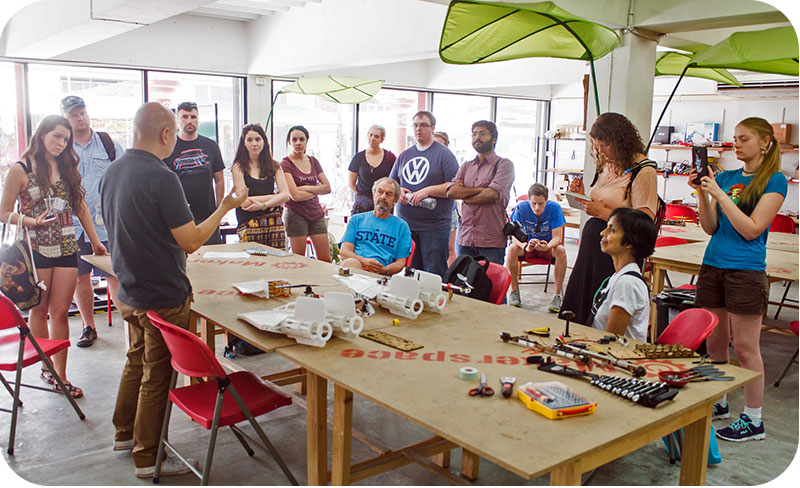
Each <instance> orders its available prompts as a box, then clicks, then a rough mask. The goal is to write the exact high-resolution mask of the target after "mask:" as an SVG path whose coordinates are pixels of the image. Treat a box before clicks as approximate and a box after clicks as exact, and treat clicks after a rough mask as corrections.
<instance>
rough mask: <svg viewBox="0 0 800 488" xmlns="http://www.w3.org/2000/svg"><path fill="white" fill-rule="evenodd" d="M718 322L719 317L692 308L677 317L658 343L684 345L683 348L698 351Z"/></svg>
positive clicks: (700, 309) (657, 340)
mask: <svg viewBox="0 0 800 488" xmlns="http://www.w3.org/2000/svg"><path fill="white" fill-rule="evenodd" d="M717 322H719V319H718V318H717V316H716V315H714V314H713V313H711V312H709V311H708V310H705V309H702V308H690V309H687V310H684V311H683V312H681V313H679V314H678V315H676V316H675V318H674V319H672V322H670V323H669V325H668V326H667V328H666V329H664V332H662V333H661V335H660V336H658V339H656V342H657V343H658V344H683V347H685V348H687V349H691V350H692V351H696V350H697V348H698V347H700V344H702V343H703V341H704V340H706V338H707V337H708V336H709V335H710V334H711V332H712V331H713V330H714V327H716V326H717Z"/></svg>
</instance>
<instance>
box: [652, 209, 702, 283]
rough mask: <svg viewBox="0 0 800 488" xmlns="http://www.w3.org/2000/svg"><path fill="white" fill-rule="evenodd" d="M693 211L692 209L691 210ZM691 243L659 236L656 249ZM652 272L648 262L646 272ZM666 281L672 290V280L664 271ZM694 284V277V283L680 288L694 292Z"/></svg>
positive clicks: (676, 238) (677, 238)
mask: <svg viewBox="0 0 800 488" xmlns="http://www.w3.org/2000/svg"><path fill="white" fill-rule="evenodd" d="M690 210H691V209H690ZM688 243H689V241H687V240H686V239H681V238H680V237H674V236H658V237H656V247H669V246H678V245H680V244H688ZM649 270H650V263H649V262H648V263H647V264H645V271H649ZM664 279H666V280H667V286H669V287H670V288H672V280H670V279H669V275H668V274H667V272H666V271H664ZM692 282H694V276H692V281H690V282H689V284H687V285H681V286H679V287H678V288H684V289H688V290H694V289H695V286H694V285H693V284H692Z"/></svg>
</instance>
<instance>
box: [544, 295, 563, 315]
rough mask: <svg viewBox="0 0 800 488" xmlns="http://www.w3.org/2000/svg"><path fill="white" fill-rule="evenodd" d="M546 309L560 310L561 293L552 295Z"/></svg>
mask: <svg viewBox="0 0 800 488" xmlns="http://www.w3.org/2000/svg"><path fill="white" fill-rule="evenodd" d="M547 310H548V311H549V312H553V313H558V312H560V311H561V295H553V300H552V301H551V302H550V306H549V307H547Z"/></svg>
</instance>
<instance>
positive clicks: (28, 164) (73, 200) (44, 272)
mask: <svg viewBox="0 0 800 488" xmlns="http://www.w3.org/2000/svg"><path fill="white" fill-rule="evenodd" d="M72 143H73V136H72V126H71V125H70V123H69V120H67V119H65V118H64V117H61V116H58V115H48V116H47V117H45V118H44V119H42V121H41V122H40V123H39V127H37V128H36V131H35V132H34V133H33V135H32V136H31V140H30V144H29V146H28V149H27V150H26V151H25V152H24V153H23V154H22V158H21V159H22V161H18V162H17V163H16V164H15V165H13V166H12V167H11V168H10V169H9V171H8V176H7V177H6V183H5V187H4V188H3V197H2V201H0V219H2V221H3V222H8V221H9V217H10V221H11V223H12V224H16V225H17V227H18V228H19V227H22V226H24V227H26V228H27V231H28V234H29V235H30V238H31V247H32V254H33V256H32V257H33V261H34V264H35V265H36V270H37V272H38V275H39V279H40V280H42V281H43V282H44V285H45V287H46V290H44V291H43V292H42V299H41V302H39V305H37V306H35V307H33V308H31V309H30V312H29V315H28V326H29V327H30V329H31V332H32V333H33V335H34V337H43V338H47V339H69V320H68V317H67V313H68V312H69V307H70V304H72V295H73V293H74V292H75V284H76V283H77V279H78V243H77V241H76V240H75V230H74V227H73V223H72V214H73V213H75V215H77V216H78V219H79V220H80V223H81V226H83V229H84V230H85V231H86V235H87V236H88V237H89V241H90V242H91V245H92V252H93V253H94V254H97V255H103V254H106V248H105V247H104V246H103V244H102V243H101V242H100V239H98V237H97V232H96V231H95V229H94V224H93V223H92V217H91V214H90V213H89V207H88V206H87V205H86V202H85V201H84V193H83V188H81V176H80V173H78V160H77V155H76V154H75V151H74V150H73V148H72ZM51 198H52V199H55V200H49V201H50V202H51V203H50V204H48V203H47V202H48V200H46V199H51ZM17 200H19V212H20V213H16V212H14V211H13V210H14V203H15V202H16V201H17ZM53 202H57V203H58V205H61V206H63V210H61V212H58V213H55V214H53V213H51V212H49V211H48V209H49V208H50V206H52V205H54V203H53ZM17 239H25V236H24V233H23V232H22V231H20V232H19V233H18V237H17ZM48 314H49V315H50V325H49V329H48V321H47V318H48ZM53 367H54V368H55V372H56V373H57V374H58V376H59V377H60V378H61V381H62V382H63V383H64V386H65V387H66V388H67V393H69V395H70V396H72V397H73V398H80V397H82V396H83V390H81V389H80V388H78V387H76V386H74V385H72V384H71V383H70V382H69V381H68V380H67V350H66V349H64V350H63V351H61V352H59V353H57V354H55V355H54V356H53ZM41 377H42V379H43V380H44V381H46V382H47V383H50V384H53V385H54V389H55V390H56V391H60V388H59V386H58V383H56V382H55V381H54V379H53V375H52V373H51V372H50V371H48V370H47V369H46V368H44V367H43V368H42V374H41Z"/></svg>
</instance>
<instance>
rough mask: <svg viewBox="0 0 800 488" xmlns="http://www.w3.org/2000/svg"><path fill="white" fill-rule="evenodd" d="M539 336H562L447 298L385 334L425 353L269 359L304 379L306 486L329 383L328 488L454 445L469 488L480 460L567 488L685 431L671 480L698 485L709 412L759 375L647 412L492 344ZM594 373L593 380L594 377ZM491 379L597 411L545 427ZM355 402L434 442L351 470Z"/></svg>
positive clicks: (546, 319)
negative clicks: (578, 397) (568, 392)
mask: <svg viewBox="0 0 800 488" xmlns="http://www.w3.org/2000/svg"><path fill="white" fill-rule="evenodd" d="M542 326H549V327H550V328H551V333H552V334H553V336H555V335H557V334H559V333H562V332H563V328H564V325H563V322H561V321H559V320H557V319H554V318H553V317H550V316H545V315H539V314H535V313H532V312H530V311H525V310H520V309H517V308H513V307H503V306H497V305H492V304H488V303H484V302H476V301H474V300H469V299H465V298H463V297H456V299H455V300H454V301H453V302H451V303H450V304H449V305H448V306H447V308H446V309H445V310H444V314H443V315H441V316H439V315H435V314H431V313H428V312H423V314H422V315H421V316H420V317H419V318H418V319H417V320H416V321H409V320H402V323H401V325H400V326H399V327H390V328H389V329H385V330H386V331H387V332H389V333H392V334H395V335H398V336H401V337H403V338H405V339H410V340H413V341H415V342H418V343H420V344H423V345H424V348H423V349H419V350H417V351H413V352H409V353H403V352H400V351H396V350H394V349H391V348H389V347H386V346H383V345H381V344H378V343H374V342H371V341H367V340H365V339H363V338H360V337H359V338H355V339H339V338H334V339H332V340H331V341H330V342H329V343H328V345H327V346H326V347H325V348H324V349H317V348H311V347H306V346H300V345H298V346H291V347H285V348H281V349H278V351H277V352H278V354H280V355H282V356H284V357H286V358H288V359H290V360H292V361H294V362H295V363H297V364H299V365H301V366H303V367H304V368H305V369H306V370H307V371H308V385H309V386H308V405H307V406H308V433H307V435H308V440H307V446H308V482H309V484H310V485H313V484H327V482H328V469H327V429H326V417H327V397H326V392H327V383H328V382H329V381H330V382H332V383H334V420H333V433H332V436H333V444H332V466H331V482H332V484H348V483H350V482H355V481H359V480H361V479H364V478H366V477H367V476H372V475H374V474H377V473H380V472H383V471H386V470H387V469H393V468H395V467H398V466H402V465H404V464H408V463H409V462H412V460H413V459H415V458H419V457H427V456H431V455H433V454H435V453H437V452H443V451H446V450H448V449H451V448H453V447H455V446H461V447H462V448H463V455H462V466H461V471H462V473H463V474H464V476H466V477H468V478H474V477H476V476H477V472H478V459H479V458H480V457H483V458H486V459H489V460H491V461H492V462H494V463H496V464H498V465H500V466H502V467H503V468H505V469H508V470H509V471H512V472H514V473H516V474H517V475H519V476H522V477H523V478H526V479H532V478H535V477H538V476H541V475H544V474H548V473H549V474H550V482H551V484H556V485H562V484H570V485H577V484H580V482H581V474H582V473H584V472H587V471H589V470H591V469H593V468H595V467H597V466H601V465H603V464H605V463H608V462H609V461H612V460H614V459H617V458H619V457H621V456H623V455H625V454H627V453H629V452H632V451H634V450H636V449H638V448H640V447H642V446H644V445H646V444H648V443H650V442H653V441H655V440H657V439H658V438H659V437H662V436H664V435H666V434H668V433H670V432H673V431H675V430H677V429H679V428H681V427H686V431H685V432H686V436H685V441H684V447H683V452H682V456H683V457H682V461H681V473H680V482H681V484H704V483H705V472H706V463H707V454H708V439H709V433H710V425H711V412H712V405H713V402H714V400H715V399H718V398H719V397H720V396H721V395H722V394H723V393H725V392H729V391H732V390H734V389H736V388H739V387H741V386H742V385H744V384H745V383H748V382H750V381H752V380H754V379H755V378H757V377H758V374H757V373H755V372H752V371H747V370H744V369H740V368H737V367H734V366H730V365H724V366H721V368H722V369H724V370H725V371H726V372H728V373H729V374H730V375H732V376H735V378H736V379H735V381H732V382H709V383H696V384H691V385H689V386H688V387H687V388H685V389H684V390H683V391H682V392H681V393H680V394H679V395H678V396H677V397H676V400H675V401H672V402H668V403H665V404H662V405H661V406H660V407H659V408H657V409H650V408H646V407H643V406H640V405H636V404H633V403H631V402H629V401H627V400H623V399H621V398H619V397H617V396H614V395H612V394H610V393H608V392H605V391H603V390H600V389H598V388H596V387H593V386H591V385H589V384H588V383H587V382H585V381H582V380H578V379H573V378H566V377H563V376H556V375H553V374H550V373H545V372H541V371H538V370H536V369H535V368H534V367H533V366H530V365H527V364H526V363H525V360H524V358H525V357H526V356H528V355H529V354H530V353H529V352H525V349H524V348H522V347H520V346H518V345H513V344H506V343H503V342H502V341H501V340H500V338H499V333H500V332H501V331H507V332H510V333H513V334H519V333H522V331H523V330H524V329H526V328H530V327H542ZM570 330H571V333H572V336H573V337H574V336H576V335H586V336H591V337H599V336H601V335H602V334H603V333H602V332H601V331H597V330H594V329H590V328H586V327H583V326H579V325H572V326H571V327H570ZM563 361H564V362H565V363H567V364H570V365H572V366H574V363H572V362H571V361H568V360H563ZM687 363H689V364H687ZM643 364H646V367H647V369H648V370H649V372H650V373H651V374H652V373H655V372H657V371H658V370H661V369H679V368H683V367H685V366H688V365H690V360H672V361H666V360H649V361H646V362H645V363H643ZM464 366H474V367H477V368H478V369H479V371H480V372H483V373H486V376H487V380H488V382H489V384H490V385H491V386H492V387H493V388H495V390H496V391H497V392H498V393H496V394H495V396H494V397H491V398H475V397H470V396H468V395H467V391H468V389H470V388H472V387H474V386H476V384H477V383H476V382H475V381H465V380H461V379H459V374H458V372H459V368H461V367H464ZM595 372H600V371H598V369H597V368H595ZM602 374H609V373H607V372H603V373H602ZM611 374H619V375H621V376H627V374H626V373H621V372H617V373H611ZM501 375H503V376H515V377H516V379H517V382H516V385H517V386H518V385H521V384H523V383H526V382H528V381H537V382H540V381H561V382H563V383H566V384H568V385H569V386H570V387H572V388H574V389H575V390H577V392H578V393H580V394H582V395H584V396H585V397H587V398H589V399H591V400H593V401H597V402H598V403H599V406H598V408H597V411H596V413H594V414H593V415H589V416H585V417H576V418H572V419H566V420H560V421H552V420H547V419H545V418H544V417H543V416H540V415H538V414H536V413H534V412H532V411H529V410H527V409H526V408H525V406H524V405H523V404H522V402H520V401H518V400H516V399H504V398H502V396H500V394H499V386H500V385H499V382H498V377H499V376H501ZM353 394H358V395H361V396H363V397H364V398H367V399H368V400H370V401H372V402H374V403H376V404H378V405H381V406H383V407H384V408H386V409H388V410H390V411H392V412H394V413H396V414H398V415H400V416H402V417H404V418H406V419H408V420H410V421H412V422H414V423H416V424H418V425H420V426H422V427H424V428H426V429H428V430H430V431H431V432H433V433H434V434H435V435H434V437H433V438H431V439H428V440H426V441H422V442H420V443H418V444H416V445H414V446H410V447H408V448H398V449H394V448H393V450H392V452H390V453H388V454H385V455H383V456H379V457H378V458H376V459H373V460H367V461H363V462H359V463H357V464H355V465H351V459H350V452H351V442H352V437H351V431H352V422H353V418H352V417H353ZM556 439H557V442H553V441H555V440H556ZM662 461H663V460H662ZM656 462H658V461H656ZM462 481H463V480H462Z"/></svg>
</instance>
